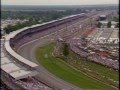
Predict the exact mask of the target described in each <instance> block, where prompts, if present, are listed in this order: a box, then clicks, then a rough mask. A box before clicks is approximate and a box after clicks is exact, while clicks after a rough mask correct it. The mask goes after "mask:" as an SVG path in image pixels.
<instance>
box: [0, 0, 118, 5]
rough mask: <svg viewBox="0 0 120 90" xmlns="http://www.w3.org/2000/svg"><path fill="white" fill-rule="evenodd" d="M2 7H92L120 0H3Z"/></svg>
mask: <svg viewBox="0 0 120 90" xmlns="http://www.w3.org/2000/svg"><path fill="white" fill-rule="evenodd" d="M1 2H2V5H92V4H118V2H119V0H1Z"/></svg>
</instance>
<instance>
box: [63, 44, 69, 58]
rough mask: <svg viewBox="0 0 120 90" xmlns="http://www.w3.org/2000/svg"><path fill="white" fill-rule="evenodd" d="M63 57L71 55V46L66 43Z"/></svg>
mask: <svg viewBox="0 0 120 90" xmlns="http://www.w3.org/2000/svg"><path fill="white" fill-rule="evenodd" d="M63 55H64V56H68V55H69V46H68V44H66V43H64V44H63Z"/></svg>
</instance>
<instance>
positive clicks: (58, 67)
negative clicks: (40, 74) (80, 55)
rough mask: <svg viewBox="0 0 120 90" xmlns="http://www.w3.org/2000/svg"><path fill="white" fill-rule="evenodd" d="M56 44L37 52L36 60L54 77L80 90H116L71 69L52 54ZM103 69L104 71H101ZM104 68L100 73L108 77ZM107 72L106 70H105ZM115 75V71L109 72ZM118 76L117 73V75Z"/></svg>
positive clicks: (39, 49)
mask: <svg viewBox="0 0 120 90" xmlns="http://www.w3.org/2000/svg"><path fill="white" fill-rule="evenodd" d="M54 46H55V45H54V44H49V45H46V46H44V47H41V48H38V49H37V50H36V58H37V60H38V61H39V62H40V64H41V65H43V66H44V67H45V68H46V69H47V70H48V71H50V72H51V73H53V74H54V75H56V76H58V77H59V78H61V79H63V80H65V81H67V82H69V83H72V84H74V85H76V86H78V87H80V88H84V89H100V90H115V89H114V88H112V87H110V86H108V85H105V84H103V83H102V82H99V81H97V80H94V79H92V78H90V77H88V76H86V75H84V74H83V73H82V72H79V71H77V70H75V69H73V68H71V67H70V66H69V65H68V64H67V63H66V62H64V61H63V60H61V59H59V58H55V57H54V56H53V54H52V52H53V50H54ZM89 67H90V68H91V69H92V68H93V69H95V68H96V67H97V66H95V67H94V66H91V64H90V65H89ZM101 69H102V71H101ZM103 69H104V68H98V70H99V71H98V70H96V71H98V72H102V73H103V74H105V75H106V73H105V71H104V70H103ZM105 70H106V69H105ZM108 73H110V75H111V73H114V71H111V72H108ZM115 74H116V73H115ZM111 76H114V79H116V75H113V74H112V75H111Z"/></svg>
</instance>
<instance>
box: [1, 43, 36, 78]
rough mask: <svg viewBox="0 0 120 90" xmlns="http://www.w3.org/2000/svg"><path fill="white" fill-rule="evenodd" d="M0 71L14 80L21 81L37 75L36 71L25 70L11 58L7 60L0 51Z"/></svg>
mask: <svg viewBox="0 0 120 90" xmlns="http://www.w3.org/2000/svg"><path fill="white" fill-rule="evenodd" d="M1 48H2V49H3V45H1ZM1 69H2V71H4V72H6V73H7V74H9V75H10V76H11V77H13V78H15V79H22V78H26V77H28V76H34V75H36V74H37V71H35V70H31V69H29V68H26V67H24V66H22V65H20V64H19V63H18V62H16V61H14V60H13V59H12V58H10V57H9V58H8V57H7V55H6V54H5V52H4V51H3V50H2V51H1Z"/></svg>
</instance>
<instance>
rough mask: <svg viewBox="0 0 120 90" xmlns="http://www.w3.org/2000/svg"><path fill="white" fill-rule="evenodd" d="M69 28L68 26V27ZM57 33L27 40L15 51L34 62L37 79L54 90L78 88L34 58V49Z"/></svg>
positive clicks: (75, 89) (44, 43) (47, 41)
mask: <svg viewBox="0 0 120 90" xmlns="http://www.w3.org/2000/svg"><path fill="white" fill-rule="evenodd" d="M69 28H70V27H69ZM56 34H57V33H54V34H49V35H46V36H44V37H41V38H39V39H37V40H34V41H31V42H28V43H26V44H24V45H22V46H21V47H19V48H18V50H17V52H18V53H19V54H20V55H21V56H23V57H24V58H26V59H28V60H31V61H33V62H36V63H37V64H38V65H39V67H37V68H36V69H37V71H38V72H39V75H37V76H36V78H37V79H39V80H40V81H42V82H43V83H45V84H47V85H48V86H50V87H52V88H54V89H55V90H61V89H65V90H71V89H73V90H79V89H80V88H78V87H76V86H74V85H72V84H70V83H68V82H65V81H63V80H62V79H60V78H58V77H56V76H55V75H53V74H51V73H50V72H48V71H47V70H46V69H45V68H44V67H43V66H42V65H40V64H39V63H38V62H37V60H36V58H35V54H34V53H35V49H36V48H38V47H41V46H44V45H46V44H49V43H51V42H53V41H54V40H55V39H56V38H57V37H56Z"/></svg>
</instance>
